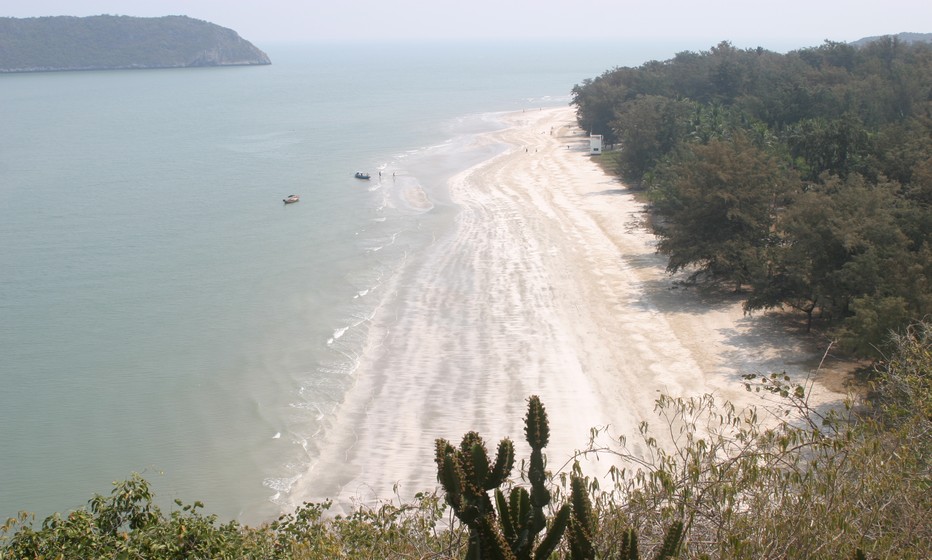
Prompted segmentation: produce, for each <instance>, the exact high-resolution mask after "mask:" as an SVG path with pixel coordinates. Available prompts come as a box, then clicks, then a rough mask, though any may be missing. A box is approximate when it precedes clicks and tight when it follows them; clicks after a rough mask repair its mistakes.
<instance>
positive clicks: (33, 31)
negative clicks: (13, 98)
mask: <svg viewBox="0 0 932 560" xmlns="http://www.w3.org/2000/svg"><path fill="white" fill-rule="evenodd" d="M261 64H271V61H270V60H269V57H268V55H267V54H265V53H264V52H262V51H261V50H259V49H258V48H256V47H255V46H254V45H253V44H252V43H250V42H249V41H246V40H245V39H243V38H242V37H240V36H239V35H238V34H237V33H236V32H235V31H233V30H232V29H227V28H225V27H220V26H219V25H215V24H213V23H210V22H206V21H202V20H198V19H193V18H189V17H187V16H165V17H158V18H140V17H129V16H113V15H100V16H90V17H72V16H54V17H38V18H0V72H52V71H61V70H117V69H135V68H189V67H204V66H246V65H261Z"/></svg>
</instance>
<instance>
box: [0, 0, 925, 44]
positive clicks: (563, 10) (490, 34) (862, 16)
mask: <svg viewBox="0 0 932 560" xmlns="http://www.w3.org/2000/svg"><path fill="white" fill-rule="evenodd" d="M97 14H120V15H132V16H160V15H178V14H182V15H187V16H191V17H195V18H198V19H204V20H207V21H211V22H213V23H216V24H219V25H222V26H224V27H229V28H232V29H234V30H236V31H237V32H239V34H240V35H241V36H242V37H244V38H245V39H247V40H249V41H252V42H253V43H256V44H257V46H259V47H260V48H261V46H262V43H270V42H283V41H288V42H293V41H308V40H312V41H332V40H349V41H379V40H393V41H395V40H418V39H431V40H433V39H519V40H520V39H548V40H570V39H581V38H593V39H600V40H601V39H613V40H651V41H668V40H676V41H679V42H693V41H694V40H695V41H696V43H697V45H698V48H702V49H705V48H708V47H710V46H712V45H713V44H715V43H717V42H719V41H722V40H729V41H731V42H732V43H734V44H735V46H737V47H742V48H744V47H755V46H763V47H766V48H769V49H773V50H787V49H790V48H796V47H805V46H816V45H819V44H821V43H822V42H823V41H824V40H825V39H830V40H833V41H853V40H856V39H859V38H861V37H865V36H871V35H886V34H893V33H899V32H901V31H912V32H920V33H925V32H932V2H930V1H924V0H771V1H769V2H758V1H755V0H638V1H632V0H577V1H572V0H261V1H255V0H188V1H184V0H122V1H120V0H0V16H12V17H33V16H48V15H75V16H86V15H97Z"/></svg>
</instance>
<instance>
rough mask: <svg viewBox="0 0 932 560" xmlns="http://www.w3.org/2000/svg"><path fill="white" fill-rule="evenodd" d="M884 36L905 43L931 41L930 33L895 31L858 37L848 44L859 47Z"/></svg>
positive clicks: (931, 35)
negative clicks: (887, 33)
mask: <svg viewBox="0 0 932 560" xmlns="http://www.w3.org/2000/svg"><path fill="white" fill-rule="evenodd" d="M884 38H892V39H896V40H897V41H898V42H900V43H905V44H910V43H932V33H897V34H896V35H875V36H873V37H864V38H863V39H858V40H857V41H851V42H850V43H848V44H849V45H851V46H853V47H858V48H861V47H865V46H867V45H869V44H871V43H873V42H876V41H879V40H881V39H884Z"/></svg>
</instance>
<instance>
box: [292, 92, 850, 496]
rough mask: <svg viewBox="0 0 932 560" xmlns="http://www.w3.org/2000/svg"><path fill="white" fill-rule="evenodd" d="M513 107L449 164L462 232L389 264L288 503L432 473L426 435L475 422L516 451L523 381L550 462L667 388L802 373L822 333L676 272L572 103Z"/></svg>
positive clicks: (415, 484)
mask: <svg viewBox="0 0 932 560" xmlns="http://www.w3.org/2000/svg"><path fill="white" fill-rule="evenodd" d="M506 119H507V122H508V123H509V124H510V125H511V126H510V127H509V128H507V129H505V130H502V131H499V132H495V133H492V134H490V135H488V136H486V137H484V138H483V139H482V141H487V142H498V143H505V144H507V145H508V146H509V149H508V150H507V151H506V152H505V153H503V154H501V155H499V156H496V157H494V158H493V159H491V160H489V161H486V162H483V163H482V164H480V165H477V166H475V167H473V168H472V169H469V170H468V171H466V172H463V173H461V174H459V175H457V176H456V177H454V178H453V179H452V180H451V183H450V191H451V197H452V199H453V200H454V201H455V202H457V203H458V204H459V205H461V212H460V213H459V214H458V218H457V219H458V223H457V228H456V233H455V234H454V235H453V236H451V237H450V238H446V239H438V240H437V242H436V243H435V245H434V246H433V247H432V248H431V250H430V251H429V254H427V255H423V259H419V260H422V261H423V264H420V265H419V266H417V267H416V268H415V269H413V270H411V271H410V273H406V274H404V275H403V276H402V277H400V278H398V279H397V281H396V284H395V285H394V286H393V291H394V296H395V297H393V298H392V299H393V301H396V302H397V303H396V304H393V305H390V306H387V307H385V308H383V309H382V311H381V312H380V315H379V316H378V317H376V318H375V324H376V327H375V329H374V330H373V337H372V340H371V344H370V348H369V349H368V350H367V352H366V355H365V358H364V361H363V363H362V364H361V365H360V368H359V370H358V371H357V375H358V381H357V384H356V386H355V387H354V388H353V390H352V391H351V393H350V395H349V396H348V398H347V400H346V401H345V402H344V403H343V405H342V406H341V409H340V412H339V414H338V416H337V418H336V420H335V423H334V425H332V426H330V428H329V430H328V433H327V436H326V441H325V442H324V444H323V445H322V447H321V448H322V449H323V454H322V456H321V457H320V459H319V461H317V463H316V464H315V465H314V467H313V470H312V471H311V473H309V475H308V476H306V477H304V478H303V479H302V480H301V481H299V482H298V484H297V485H296V487H295V489H294V490H293V492H292V496H293V499H294V501H295V502H297V503H300V502H301V501H303V500H308V499H322V498H327V497H335V496H339V497H340V498H341V499H343V500H353V499H358V500H364V501H369V500H373V499H377V498H390V497H391V496H392V493H393V490H394V489H397V490H398V491H399V492H400V493H401V495H402V496H411V495H413V493H414V492H417V491H421V490H425V489H431V488H433V486H434V485H435V482H436V477H435V472H434V465H433V445H434V443H433V442H434V439H435V438H437V437H444V438H447V439H450V440H453V441H454V442H458V441H459V439H460V438H461V437H462V435H463V433H465V432H466V431H469V430H476V431H478V432H479V433H480V434H482V435H483V436H484V437H485V438H486V441H487V443H488V444H489V447H490V448H492V447H494V444H495V443H496V442H497V441H498V439H500V438H501V437H504V436H511V437H512V438H513V439H515V440H516V442H517V443H518V444H519V445H518V455H519V457H521V456H525V455H526V450H525V448H524V446H523V433H522V427H523V423H522V415H523V413H524V411H525V406H526V405H525V400H526V398H527V397H528V396H529V395H531V394H538V395H540V396H541V399H542V401H543V402H544V404H545V406H546V407H547V411H548V414H549V416H550V419H551V432H552V438H551V444H550V446H549V447H548V450H547V455H548V458H549V463H550V466H551V467H552V468H554V469H556V468H558V467H559V465H561V464H562V463H563V462H564V461H565V460H566V459H567V458H569V457H570V455H571V454H572V452H573V450H574V449H579V448H581V447H583V446H584V445H585V444H586V441H587V438H588V435H589V431H590V429H591V428H593V427H596V426H610V429H611V431H612V433H614V434H618V435H621V434H628V435H632V436H633V435H634V434H635V433H636V431H637V426H638V424H639V423H640V422H641V421H643V420H648V421H651V422H653V421H655V420H656V417H655V415H654V413H653V406H654V401H655V399H656V398H657V397H658V396H659V395H660V394H661V393H665V394H669V395H672V396H696V395H700V394H703V393H714V394H716V395H717V396H718V397H719V398H721V399H727V400H731V401H733V402H735V403H737V404H746V403H748V402H752V401H751V400H750V399H752V398H753V397H752V396H751V395H750V394H749V393H747V392H746V391H744V389H743V386H742V385H741V384H740V383H739V382H738V380H739V377H738V376H739V375H740V374H742V373H749V372H755V373H763V372H769V371H787V372H788V373H790V374H792V375H796V376H805V375H806V374H807V373H809V372H810V371H811V370H812V369H813V367H814V364H815V363H817V357H818V356H817V353H818V349H817V348H814V347H810V346H809V345H808V344H809V343H808V341H805V340H802V339H798V338H794V337H790V336H787V335H785V334H784V332H783V331H782V330H780V329H778V328H777V327H775V325H774V323H773V321H772V319H771V318H768V317H765V316H753V317H749V316H745V315H744V313H743V312H742V310H741V306H740V300H738V299H737V298H731V299H729V298H728V297H727V296H724V297H717V298H714V299H711V300H709V298H703V297H701V295H700V294H697V293H695V292H694V291H693V290H691V289H690V290H686V289H682V288H679V287H678V285H677V284H676V283H675V280H676V279H674V278H671V277H669V276H668V275H667V274H666V273H665V272H664V265H665V260H664V258H663V257H661V256H659V255H657V254H656V253H655V239H654V237H653V236H652V235H651V234H650V233H649V232H648V231H647V229H645V228H644V227H643V225H642V220H643V218H644V214H643V207H642V205H641V204H639V203H638V202H637V201H636V200H635V199H634V197H633V195H632V194H631V193H630V192H628V191H627V190H626V189H625V187H624V186H623V185H622V184H620V183H619V182H618V181H617V180H616V179H614V178H611V177H609V176H607V175H606V174H605V173H604V172H603V171H602V170H601V169H600V168H599V167H598V166H597V165H596V163H595V162H594V161H593V160H592V159H591V157H590V156H589V155H588V138H587V137H586V136H585V135H584V134H583V133H582V132H581V131H580V130H579V129H578V128H577V127H576V125H575V118H574V113H573V111H572V110H571V109H566V108H560V109H548V110H542V111H537V110H534V111H528V112H522V113H515V114H511V115H508V116H507V117H506ZM816 390H817V391H821V393H820V395H821V396H820V397H819V398H830V397H831V395H828V394H827V393H825V392H824V391H823V390H822V389H820V388H819V387H816ZM605 468H607V465H603V466H601V467H600V466H596V471H598V470H599V469H601V470H602V472H604V470H605ZM595 474H599V473H598V472H596V473H595Z"/></svg>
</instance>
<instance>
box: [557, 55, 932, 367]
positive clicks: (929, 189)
mask: <svg viewBox="0 0 932 560" xmlns="http://www.w3.org/2000/svg"><path fill="white" fill-rule="evenodd" d="M930 84H932V46H930V45H928V44H923V43H914V44H904V43H900V42H898V41H897V39H896V38H890V37H886V38H882V39H880V40H877V41H874V42H871V43H870V44H868V45H866V46H865V47H864V48H860V49H858V48H854V47H852V46H851V45H846V44H842V43H833V42H830V41H827V42H826V43H825V44H824V45H822V46H819V47H815V48H809V49H801V50H799V51H794V52H790V53H787V54H785V55H780V54H777V53H771V52H767V51H765V50H763V49H747V50H738V49H735V48H734V47H733V46H731V45H730V44H729V43H727V42H724V43H720V44H718V45H716V46H715V47H712V48H711V49H710V50H709V51H707V52H702V53H690V52H684V53H678V54H677V55H676V56H675V57H674V58H673V59H672V60H669V61H666V62H664V63H660V62H656V61H651V62H648V63H645V64H644V65H642V66H641V67H639V68H617V69H614V70H611V71H608V72H605V73H604V74H603V75H602V76H600V77H598V78H596V79H593V80H587V81H586V82H584V83H583V84H582V85H579V86H577V87H576V88H574V90H573V104H574V105H576V107H577V119H578V121H579V123H580V126H582V127H584V128H585V129H587V130H598V131H599V132H601V133H602V134H603V135H606V137H611V138H613V139H618V141H619V142H620V153H618V154H617V155H616V156H615V157H616V159H617V161H618V162H619V164H618V172H619V174H620V175H621V176H622V178H623V179H624V180H625V181H626V182H628V183H629V184H631V185H632V186H635V187H646V188H647V189H648V195H649V198H650V200H651V203H652V206H651V208H652V209H653V211H654V213H655V214H656V218H657V219H655V220H653V223H654V225H655V227H656V230H657V233H658V235H659V236H660V238H661V242H660V249H661V251H662V252H664V253H665V254H667V255H668V256H669V265H668V269H669V270H670V271H671V272H677V271H681V270H682V271H687V272H690V273H691V275H692V276H691V279H693V280H695V279H698V278H705V279H709V280H712V281H724V282H728V283H731V284H732V285H734V286H735V287H736V288H739V289H740V288H741V287H742V286H743V285H747V286H750V287H751V288H752V290H751V292H750V293H749V295H748V300H747V302H746V308H747V309H748V310H755V309H769V308H782V307H784V306H789V307H790V308H793V309H796V310H799V311H801V312H803V313H805V314H806V318H807V324H808V326H810V327H811V326H812V324H813V322H814V320H816V319H819V320H822V323H821V324H824V325H825V326H826V327H828V328H829V329H831V330H832V331H834V333H833V334H835V335H837V336H838V337H839V338H840V339H841V341H842V343H843V346H844V347H845V348H846V349H848V350H850V351H852V352H853V353H855V354H856V355H860V356H869V357H877V356H879V355H880V354H881V353H882V352H883V351H884V348H883V338H885V337H886V334H887V332H888V330H889V329H894V330H898V331H902V329H903V328H905V327H906V325H908V324H909V323H910V322H911V321H915V320H918V319H920V318H922V317H925V316H927V315H929V314H932V242H930V240H929V231H930V230H932V194H930V193H932V119H930V118H929V115H930V114H932V113H930V111H932V101H930V100H932V85H930ZM607 130H610V131H611V134H609V133H608V132H606V131H607Z"/></svg>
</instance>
